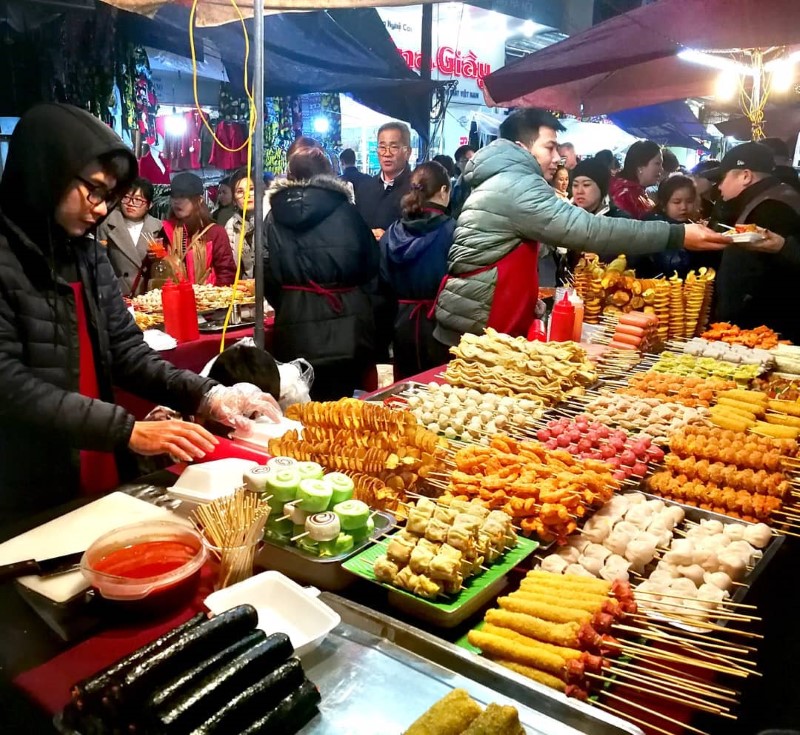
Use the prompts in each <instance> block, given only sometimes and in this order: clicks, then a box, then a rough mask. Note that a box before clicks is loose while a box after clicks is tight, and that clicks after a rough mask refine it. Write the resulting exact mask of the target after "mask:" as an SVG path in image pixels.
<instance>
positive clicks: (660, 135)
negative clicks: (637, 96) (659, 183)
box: [609, 100, 750, 148]
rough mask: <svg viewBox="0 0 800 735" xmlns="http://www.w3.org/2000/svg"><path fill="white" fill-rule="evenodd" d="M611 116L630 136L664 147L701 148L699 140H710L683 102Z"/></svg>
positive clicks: (666, 103)
mask: <svg viewBox="0 0 800 735" xmlns="http://www.w3.org/2000/svg"><path fill="white" fill-rule="evenodd" d="M609 117H610V119H611V120H612V121H613V122H614V123H615V124H616V125H618V126H619V127H620V128H622V129H623V130H624V131H625V132H626V133H630V134H631V135H634V136H636V137H637V138H647V139H648V140H654V141H655V142H656V143H660V144H661V145H671V146H675V147H677V148H698V147H702V144H701V143H700V142H699V141H700V140H702V139H703V138H707V137H708V133H707V132H706V129H705V127H704V125H703V123H701V122H700V120H698V119H697V116H696V115H695V114H694V113H693V112H692V110H691V109H690V107H689V105H687V104H686V102H684V101H683V100H679V101H675V102H664V103H663V104H660V105H650V106H648V107H638V108H636V109H634V110H625V111H624V112H616V113H614V114H613V115H609ZM749 124H750V123H749V122H748V126H749Z"/></svg>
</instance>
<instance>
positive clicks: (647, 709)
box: [603, 692, 708, 735]
mask: <svg viewBox="0 0 800 735" xmlns="http://www.w3.org/2000/svg"><path fill="white" fill-rule="evenodd" d="M603 695H604V696H606V697H611V699H616V700H617V701H619V702H623V703H624V704H626V705H628V706H629V707H635V708H636V709H640V710H642V711H643V712H647V713H648V714H650V715H654V716H655V717H660V718H661V719H662V720H666V721H667V722H671V723H672V724H673V725H679V726H680V727H682V728H684V729H685V730H691V731H692V732H695V733H698V735H708V733H707V732H705V730H699V729H698V728H696V727H694V725H687V724H686V723H685V722H679V721H678V720H676V719H675V718H674V717H670V716H669V715H665V714H664V713H663V712H658V711H656V710H654V709H650V707H645V706H644V705H643V704H637V703H636V702H631V701H630V700H627V699H625V698H624V697H620V696H619V695H618V694H612V693H611V692H603ZM623 716H624V715H623Z"/></svg>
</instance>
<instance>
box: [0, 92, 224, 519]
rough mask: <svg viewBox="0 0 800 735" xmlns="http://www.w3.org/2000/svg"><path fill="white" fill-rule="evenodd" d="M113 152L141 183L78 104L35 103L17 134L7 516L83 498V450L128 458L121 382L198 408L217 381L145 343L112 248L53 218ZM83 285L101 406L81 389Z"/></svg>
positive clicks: (4, 402)
mask: <svg viewBox="0 0 800 735" xmlns="http://www.w3.org/2000/svg"><path fill="white" fill-rule="evenodd" d="M54 131H56V132H54ZM112 152H113V153H120V154H121V155H124V156H129V157H130V178H131V179H132V178H133V176H135V173H136V162H135V159H134V158H133V156H132V155H131V154H130V152H129V151H128V149H127V148H125V146H124V145H123V143H122V141H120V139H119V138H118V137H117V136H116V135H115V134H114V133H113V132H112V131H111V130H109V128H108V127H106V126H105V125H104V124H103V123H101V122H100V121H99V120H97V119H96V118H94V117H92V116H91V115H89V114H88V113H86V112H84V111H82V110H78V109H76V108H73V107H68V106H66V105H41V106H39V107H37V108H34V109H33V110H31V111H30V112H28V114H27V115H26V116H25V117H24V118H23V119H22V120H21V121H20V123H19V124H18V125H17V129H16V130H15V132H14V135H13V137H12V139H11V143H10V146H9V153H8V159H7V162H6V167H5V170H4V172H3V179H2V182H1V183H0V210H1V211H0V375H2V380H0V518H5V519H8V518H9V517H11V516H13V515H14V514H20V513H29V512H35V511H37V510H41V509H43V508H46V507H48V506H52V505H56V504H58V503H61V502H64V501H66V500H68V499H70V498H71V497H73V496H75V494H76V493H77V490H78V477H79V474H78V461H79V450H81V449H93V450H99V451H107V452H117V453H118V457H121V456H123V455H125V454H127V449H126V448H127V445H128V441H129V439H130V435H131V431H132V430H133V424H134V417H133V416H132V415H131V414H129V413H128V412H127V411H125V410H124V409H122V408H120V407H119V406H116V405H114V404H113V391H112V384H113V385H117V386H119V387H120V388H123V389H125V390H128V391H130V392H132V393H135V394H136V395H139V396H141V397H143V398H146V399H148V400H150V401H153V402H156V403H163V404H166V405H169V406H172V407H174V408H176V409H178V410H180V411H182V412H186V413H193V412H194V411H195V410H196V409H197V406H198V405H199V403H200V401H201V399H202V396H203V395H204V394H205V392H206V391H207V390H208V389H209V388H210V387H212V386H213V385H214V382H213V381H209V380H205V379H202V378H200V377H198V376H196V375H194V374H193V373H189V372H187V371H183V370H178V369H176V368H175V367H173V366H172V365H171V364H169V363H168V362H166V361H165V360H164V359H162V358H161V357H160V355H159V354H158V353H156V352H154V351H153V350H151V349H150V348H149V347H148V346H147V345H146V344H145V342H144V340H143V339H142V334H141V332H140V331H139V329H138V328H137V327H136V324H135V323H134V321H133V318H132V317H131V315H130V314H129V313H128V311H127V309H126V308H125V304H124V302H123V301H122V297H121V295H120V290H119V285H118V281H117V278H116V276H115V275H114V271H113V269H112V267H111V263H110V262H109V260H108V257H107V255H106V253H105V249H104V248H103V247H101V246H100V245H99V244H98V243H96V242H95V241H94V240H93V239H92V238H90V237H84V238H78V239H73V240H68V239H67V238H66V236H65V235H64V233H63V231H62V230H61V229H60V228H59V227H58V226H57V225H56V224H55V223H54V222H53V212H54V210H55V204H56V203H57V202H58V201H59V200H60V199H61V197H62V196H63V194H64V192H65V191H66V190H67V188H68V186H69V185H70V182H71V181H72V180H73V178H74V176H75V175H76V174H78V173H79V172H80V171H81V170H82V169H83V168H85V166H86V165H87V164H89V163H91V162H92V161H93V160H95V159H97V157H98V156H100V155H102V154H104V153H112ZM120 183H121V184H122V185H124V184H125V182H124V181H123V182H120ZM74 281H78V282H80V283H81V285H82V287H83V293H84V301H85V305H86V312H87V321H88V329H89V333H90V337H91V341H92V345H93V347H94V350H93V353H94V360H95V364H96V368H97V380H98V385H99V392H100V399H90V398H87V397H84V396H82V395H80V394H79V392H78V390H79V379H80V376H79V365H80V362H79V361H80V355H79V336H78V323H77V316H76V305H75V299H74V295H73V291H72V288H71V286H70V285H69V283H70V282H74Z"/></svg>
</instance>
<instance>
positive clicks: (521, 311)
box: [430, 242, 539, 337]
mask: <svg viewBox="0 0 800 735" xmlns="http://www.w3.org/2000/svg"><path fill="white" fill-rule="evenodd" d="M492 268H497V284H496V285H495V289H494V298H493V299H492V305H491V307H490V308H489V319H488V321H487V322H486V326H487V327H491V328H492V329H495V330H497V331H498V332H502V333H503V334H508V335H511V336H512V337H526V336H527V334H528V329H530V326H531V324H532V323H533V320H534V319H535V318H536V304H537V302H538V301H539V243H537V242H521V243H520V244H519V245H518V246H517V247H516V248H514V250H512V251H511V252H510V253H509V254H508V255H506V256H505V257H503V258H501V259H500V260H499V261H497V263H492V264H491V265H487V266H484V267H483V268H477V269H476V270H474V271H470V272H469V273H462V274H460V275H458V276H451V275H447V276H445V277H444V280H443V281H442V285H441V286H440V287H439V293H441V292H442V289H443V288H444V286H445V284H446V283H447V281H448V280H450V279H451V278H472V277H473V276H477V275H478V274H480V273H486V271H489V270H491V269H492ZM437 300H438V296H437ZM433 311H434V310H433V309H431V312H430V314H431V315H432V314H433Z"/></svg>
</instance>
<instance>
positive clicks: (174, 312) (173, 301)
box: [161, 281, 200, 343]
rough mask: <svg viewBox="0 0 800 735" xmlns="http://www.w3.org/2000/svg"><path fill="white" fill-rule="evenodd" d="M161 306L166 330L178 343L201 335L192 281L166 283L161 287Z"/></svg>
mask: <svg viewBox="0 0 800 735" xmlns="http://www.w3.org/2000/svg"><path fill="white" fill-rule="evenodd" d="M161 306H162V309H163V311H164V331H166V333H167V334H169V335H171V336H172V337H174V338H175V339H176V340H177V341H178V343H181V342H191V341H192V340H195V339H197V338H198V337H199V336H200V331H199V329H198V326H197V303H196V302H195V299H194V289H192V284H191V283H189V282H188V281H181V282H180V283H179V284H177V285H175V284H174V283H165V284H164V288H163V289H161Z"/></svg>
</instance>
